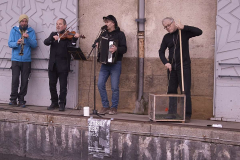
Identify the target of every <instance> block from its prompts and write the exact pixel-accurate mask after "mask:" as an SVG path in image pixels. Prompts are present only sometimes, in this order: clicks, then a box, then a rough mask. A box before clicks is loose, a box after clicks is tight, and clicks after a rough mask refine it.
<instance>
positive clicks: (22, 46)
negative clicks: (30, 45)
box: [19, 30, 25, 56]
mask: <svg viewBox="0 0 240 160" xmlns="http://www.w3.org/2000/svg"><path fill="white" fill-rule="evenodd" d="M20 32H21V39H22V41H21V44H20V45H21V50H20V53H19V55H20V56H22V55H23V48H24V45H25V43H24V37H23V33H24V31H23V30H21V31H20Z"/></svg>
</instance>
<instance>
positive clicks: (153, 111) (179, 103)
mask: <svg viewBox="0 0 240 160" xmlns="http://www.w3.org/2000/svg"><path fill="white" fill-rule="evenodd" d="M185 112H186V95H185V94H157V95H155V94H149V103H148V116H149V119H150V120H152V121H154V122H156V121H180V122H185Z"/></svg>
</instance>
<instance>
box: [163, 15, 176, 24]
mask: <svg viewBox="0 0 240 160" xmlns="http://www.w3.org/2000/svg"><path fill="white" fill-rule="evenodd" d="M165 20H170V21H172V22H173V21H174V19H173V18H172V17H166V18H164V19H163V20H162V24H163V22H164V21H165Z"/></svg>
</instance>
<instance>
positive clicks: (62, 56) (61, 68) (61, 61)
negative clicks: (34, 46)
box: [44, 32, 77, 72]
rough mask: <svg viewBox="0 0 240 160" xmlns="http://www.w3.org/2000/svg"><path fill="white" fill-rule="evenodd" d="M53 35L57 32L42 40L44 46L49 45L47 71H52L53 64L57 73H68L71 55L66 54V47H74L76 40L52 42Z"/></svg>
mask: <svg viewBox="0 0 240 160" xmlns="http://www.w3.org/2000/svg"><path fill="white" fill-rule="evenodd" d="M54 35H57V32H52V33H51V34H50V36H49V37H48V38H46V39H45V40H44V44H45V45H47V46H49V45H51V47H50V56H49V64H48V70H50V71H52V70H53V66H54V64H55V65H56V68H57V70H58V72H68V71H70V60H71V55H70V54H69V53H68V52H67V51H68V47H74V46H76V41H77V38H73V39H72V40H68V39H65V40H60V41H59V42H58V41H55V40H54V38H53V36H54ZM72 43H75V44H72Z"/></svg>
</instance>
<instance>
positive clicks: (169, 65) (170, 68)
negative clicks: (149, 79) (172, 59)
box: [165, 63, 172, 72]
mask: <svg viewBox="0 0 240 160" xmlns="http://www.w3.org/2000/svg"><path fill="white" fill-rule="evenodd" d="M165 67H166V68H167V69H168V70H169V71H170V72H171V70H172V65H171V64H170V63H166V64H165Z"/></svg>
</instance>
